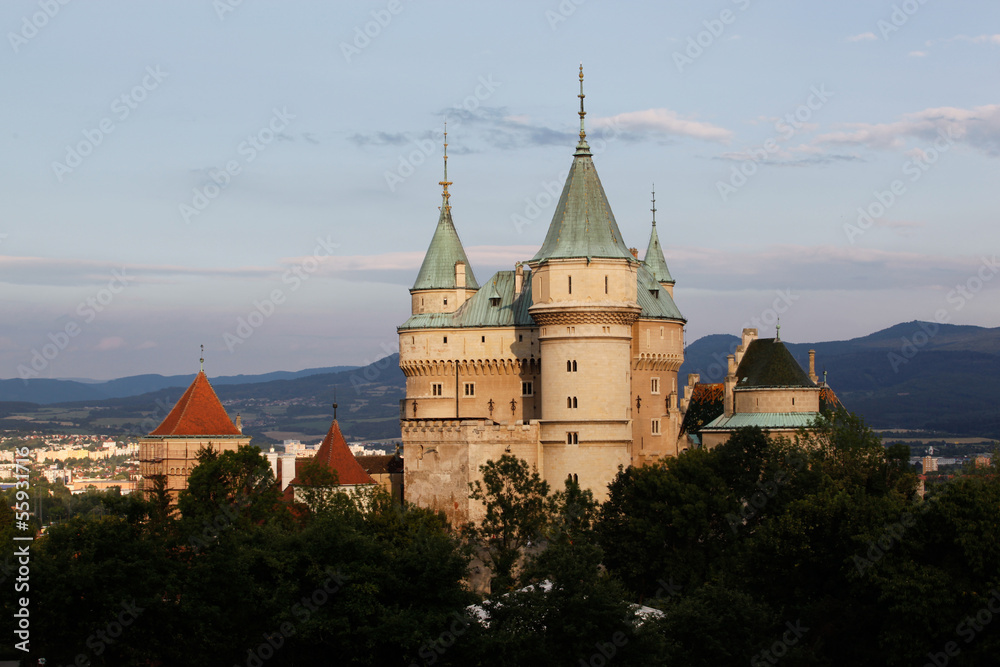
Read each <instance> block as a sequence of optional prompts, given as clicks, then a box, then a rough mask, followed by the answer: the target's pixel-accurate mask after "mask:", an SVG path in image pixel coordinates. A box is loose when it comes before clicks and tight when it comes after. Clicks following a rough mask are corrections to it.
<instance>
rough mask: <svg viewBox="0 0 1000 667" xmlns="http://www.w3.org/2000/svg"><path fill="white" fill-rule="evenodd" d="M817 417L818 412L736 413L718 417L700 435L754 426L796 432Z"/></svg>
mask: <svg viewBox="0 0 1000 667" xmlns="http://www.w3.org/2000/svg"><path fill="white" fill-rule="evenodd" d="M818 417H819V413H818V412H737V413H736V414H733V415H730V416H728V417H727V416H725V415H719V416H718V417H716V418H715V419H713V420H712V421H711V422H709V423H708V424H705V425H704V426H702V427H701V429H700V431H701V433H702V434H704V433H705V432H708V431H734V430H736V429H738V428H745V427H748V426H756V427H757V428H760V429H763V430H765V431H768V430H775V431H776V430H797V429H800V428H809V427H810V426H812V424H813V422H815V421H816V419H817V418H818Z"/></svg>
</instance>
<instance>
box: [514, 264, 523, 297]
mask: <svg viewBox="0 0 1000 667" xmlns="http://www.w3.org/2000/svg"><path fill="white" fill-rule="evenodd" d="M522 287H524V265H523V264H521V262H518V263H517V265H516V266H515V267H514V296H517V295H518V294H520V293H521V288H522Z"/></svg>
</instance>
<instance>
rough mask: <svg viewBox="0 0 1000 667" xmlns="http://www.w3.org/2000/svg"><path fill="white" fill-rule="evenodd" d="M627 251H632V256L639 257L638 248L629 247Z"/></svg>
mask: <svg viewBox="0 0 1000 667" xmlns="http://www.w3.org/2000/svg"><path fill="white" fill-rule="evenodd" d="M628 251H629V252H630V253H632V256H633V257H635V258H636V259H639V249H638V248H629V249H628Z"/></svg>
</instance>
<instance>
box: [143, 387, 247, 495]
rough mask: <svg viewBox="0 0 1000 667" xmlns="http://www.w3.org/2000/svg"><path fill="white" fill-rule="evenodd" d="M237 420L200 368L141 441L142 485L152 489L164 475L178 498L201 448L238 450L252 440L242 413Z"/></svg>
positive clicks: (184, 487)
mask: <svg viewBox="0 0 1000 667" xmlns="http://www.w3.org/2000/svg"><path fill="white" fill-rule="evenodd" d="M236 420H237V423H236V424H234V423H233V420H232V419H230V418H229V415H228V414H227V413H226V409H225V408H224V407H223V406H222V402H221V401H220V400H219V397H218V396H217V395H216V393H215V390H214V389H212V385H211V383H210V382H209V381H208V377H207V376H206V375H205V371H200V372H199V373H198V374H197V375H196V376H195V378H194V381H193V382H192V383H191V385H190V386H189V387H188V388H187V391H185V392H184V394H183V395H182V396H181V397H180V400H178V401H177V404H176V405H174V408H173V409H172V410H171V411H170V413H169V414H168V415H167V416H166V418H164V420H163V421H162V422H161V423H160V425H159V426H157V427H156V429H154V430H153V431H152V433H150V434H149V435H148V436H146V437H145V438H143V439H142V440H140V441H139V472H140V474H141V475H142V483H141V484H142V486H141V488H143V489H144V490H145V491H146V492H147V493H148V492H149V490H150V489H151V487H152V484H153V482H154V481H155V479H156V478H157V477H159V476H162V477H164V478H165V479H166V486H167V490H168V491H170V495H171V497H172V498H173V499H174V501H176V500H177V494H178V493H179V492H180V491H181V490H182V489H186V488H187V479H188V475H190V474H191V470H192V469H193V468H194V467H195V466H196V465H197V464H198V459H197V456H198V450H200V449H202V448H212V449H215V450H218V451H220V452H221V451H229V450H231V451H236V449H238V448H239V447H241V446H243V445H249V444H250V436H246V435H243V430H242V428H240V426H239V416H237V417H236Z"/></svg>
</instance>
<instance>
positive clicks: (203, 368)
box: [200, 345, 205, 373]
mask: <svg viewBox="0 0 1000 667" xmlns="http://www.w3.org/2000/svg"><path fill="white" fill-rule="evenodd" d="M200 361H201V372H202V373H204V372H205V346H204V345H202V346H201V359H200Z"/></svg>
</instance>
